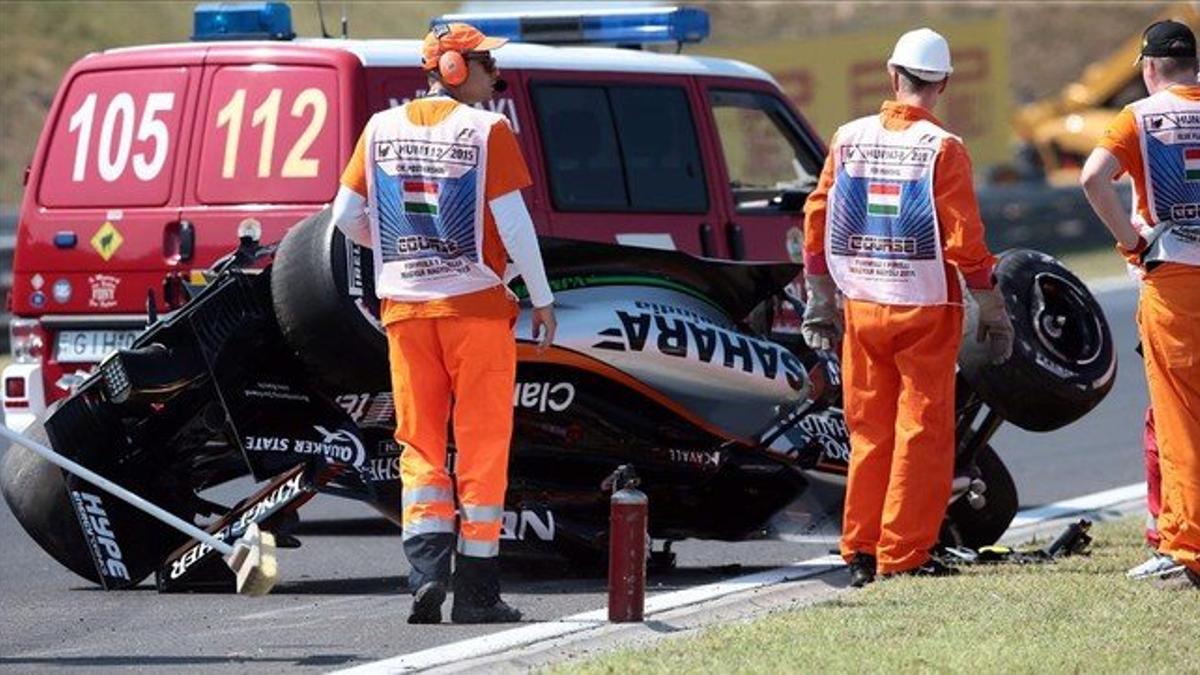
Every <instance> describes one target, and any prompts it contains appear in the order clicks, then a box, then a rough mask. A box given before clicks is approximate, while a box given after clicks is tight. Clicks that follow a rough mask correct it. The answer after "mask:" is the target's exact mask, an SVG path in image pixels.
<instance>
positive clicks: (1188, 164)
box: [1183, 147, 1200, 181]
mask: <svg viewBox="0 0 1200 675" xmlns="http://www.w3.org/2000/svg"><path fill="white" fill-rule="evenodd" d="M1183 174H1184V177H1185V178H1186V179H1187V180H1195V181H1200V147H1192V148H1184V149H1183Z"/></svg>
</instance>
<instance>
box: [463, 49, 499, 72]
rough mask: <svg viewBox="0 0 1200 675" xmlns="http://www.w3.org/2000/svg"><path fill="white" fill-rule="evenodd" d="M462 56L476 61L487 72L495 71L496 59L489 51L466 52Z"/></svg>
mask: <svg viewBox="0 0 1200 675" xmlns="http://www.w3.org/2000/svg"><path fill="white" fill-rule="evenodd" d="M464 57H465V58H466V60H468V61H477V62H478V63H479V65H481V66H483V69H484V70H486V71H487V72H489V73H494V72H496V59H495V58H493V57H492V53H491V52H467V53H466V54H465V55H464Z"/></svg>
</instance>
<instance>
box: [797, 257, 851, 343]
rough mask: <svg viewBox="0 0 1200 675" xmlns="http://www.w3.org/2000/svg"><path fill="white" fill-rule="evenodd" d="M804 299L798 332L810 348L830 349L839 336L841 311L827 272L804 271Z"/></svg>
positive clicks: (835, 287) (840, 334)
mask: <svg viewBox="0 0 1200 675" xmlns="http://www.w3.org/2000/svg"><path fill="white" fill-rule="evenodd" d="M804 286H805V287H806V288H807V289H808V301H807V302H806V303H805V305H804V322H803V323H802V324H800V335H802V336H803V337H804V342H805V343H806V344H808V346H809V347H812V348H813V349H820V350H823V351H830V350H832V349H833V348H834V347H835V346H836V345H837V343H838V341H839V340H840V339H841V337H842V312H841V311H840V310H839V309H838V306H837V284H835V283H834V282H833V277H831V276H829V275H828V274H813V275H808V274H806V275H804Z"/></svg>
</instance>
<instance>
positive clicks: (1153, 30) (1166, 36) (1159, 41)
mask: <svg viewBox="0 0 1200 675" xmlns="http://www.w3.org/2000/svg"><path fill="white" fill-rule="evenodd" d="M1142 56H1182V57H1185V58H1187V57H1190V58H1195V57H1196V36H1195V35H1194V34H1193V33H1192V29H1190V28H1188V27H1187V26H1185V25H1183V24H1181V23H1179V22H1178V21H1171V20H1170V19H1167V20H1166V21H1156V22H1154V23H1152V24H1150V27H1149V28H1147V29H1146V32H1145V33H1142Z"/></svg>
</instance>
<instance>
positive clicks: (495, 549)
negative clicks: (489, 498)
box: [458, 504, 504, 558]
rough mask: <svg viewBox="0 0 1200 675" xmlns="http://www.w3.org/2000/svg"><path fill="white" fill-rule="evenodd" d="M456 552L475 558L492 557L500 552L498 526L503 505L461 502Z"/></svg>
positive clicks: (499, 525) (502, 514)
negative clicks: (459, 530) (460, 522)
mask: <svg viewBox="0 0 1200 675" xmlns="http://www.w3.org/2000/svg"><path fill="white" fill-rule="evenodd" d="M461 513H462V524H461V526H460V527H461V532H460V533H459V537H458V552H459V553H461V554H463V555H469V556H474V557H476V558H492V557H495V556H496V555H497V554H498V553H499V552H500V527H501V519H502V518H503V517H504V507H503V506H499V505H488V506H480V505H476V504H463V506H462V511H461Z"/></svg>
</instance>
